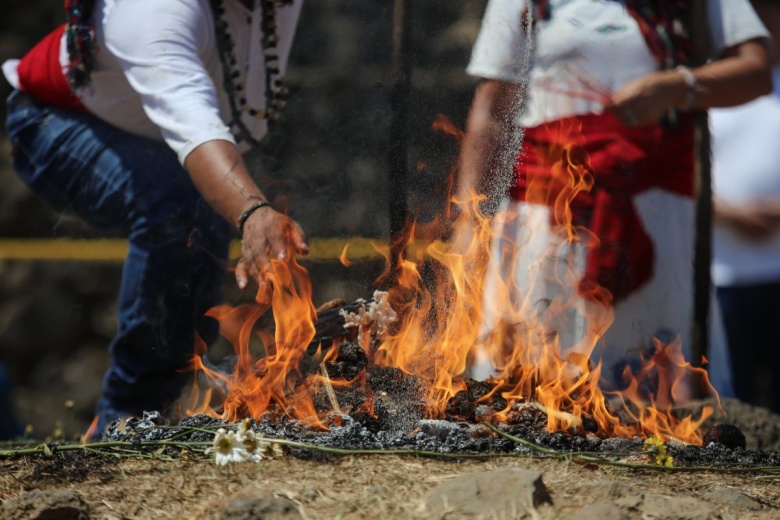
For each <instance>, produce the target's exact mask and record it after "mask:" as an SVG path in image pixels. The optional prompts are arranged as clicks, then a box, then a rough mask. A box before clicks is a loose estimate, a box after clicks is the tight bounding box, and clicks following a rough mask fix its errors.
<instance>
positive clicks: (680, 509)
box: [570, 481, 720, 520]
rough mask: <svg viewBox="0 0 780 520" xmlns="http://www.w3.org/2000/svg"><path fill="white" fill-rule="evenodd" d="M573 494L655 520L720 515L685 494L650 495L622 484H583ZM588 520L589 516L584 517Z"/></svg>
mask: <svg viewBox="0 0 780 520" xmlns="http://www.w3.org/2000/svg"><path fill="white" fill-rule="evenodd" d="M570 492H571V493H574V494H576V495H580V496H587V497H590V499H591V500H595V501H604V502H611V503H613V504H614V505H615V506H617V507H619V508H620V509H621V510H623V511H628V512H632V514H633V512H639V513H640V514H641V516H642V518H652V519H653V520H712V519H715V518H720V513H719V511H718V509H717V508H716V507H714V506H713V505H712V504H710V503H708V502H705V501H703V500H699V499H698V498H693V497H689V496H685V495H676V496H674V497H669V496H665V495H658V494H654V493H646V492H644V491H642V490H641V489H637V488H635V487H632V486H628V485H626V484H623V483H620V482H612V481H597V482H588V483H583V484H580V485H579V486H575V487H573V489H571V490H570ZM583 518H585V517H583Z"/></svg>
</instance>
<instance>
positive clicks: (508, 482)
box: [426, 468, 552, 518]
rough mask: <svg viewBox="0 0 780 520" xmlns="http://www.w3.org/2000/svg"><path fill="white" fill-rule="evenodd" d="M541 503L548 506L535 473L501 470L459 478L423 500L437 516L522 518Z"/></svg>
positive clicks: (517, 469) (540, 477) (437, 488)
mask: <svg viewBox="0 0 780 520" xmlns="http://www.w3.org/2000/svg"><path fill="white" fill-rule="evenodd" d="M543 504H552V499H551V498H550V494H549V493H548V492H547V488H545V486H544V483H543V482H542V474H541V473H540V472H538V471H531V470H525V469H520V468H502V469H497V470H493V471H479V472H475V473H469V474H467V475H463V476H460V477H457V478H454V479H452V480H449V481H447V482H444V483H442V484H439V485H438V486H436V487H435V488H433V489H432V490H431V491H430V492H429V493H428V496H427V497H426V506H427V507H428V510H429V511H431V512H432V513H434V514H436V515H437V516H444V515H447V518H451V516H450V515H451V514H452V513H457V514H461V515H465V516H489V517H493V516H497V517H501V518H503V517H509V518H523V517H525V516H528V515H531V514H532V512H533V511H535V510H536V509H537V508H538V507H540V506H542V505H543Z"/></svg>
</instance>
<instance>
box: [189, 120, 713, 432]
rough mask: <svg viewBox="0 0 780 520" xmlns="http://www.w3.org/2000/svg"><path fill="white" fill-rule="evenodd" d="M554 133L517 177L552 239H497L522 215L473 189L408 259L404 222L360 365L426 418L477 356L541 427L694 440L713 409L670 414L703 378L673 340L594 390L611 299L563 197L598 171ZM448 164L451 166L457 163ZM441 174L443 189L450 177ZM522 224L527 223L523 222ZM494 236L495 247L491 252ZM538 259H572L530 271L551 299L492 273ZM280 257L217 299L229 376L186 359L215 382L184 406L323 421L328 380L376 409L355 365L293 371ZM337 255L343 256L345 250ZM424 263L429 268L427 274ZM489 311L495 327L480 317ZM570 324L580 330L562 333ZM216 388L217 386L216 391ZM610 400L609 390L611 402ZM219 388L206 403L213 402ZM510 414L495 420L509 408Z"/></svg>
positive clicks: (311, 316) (459, 385)
mask: <svg viewBox="0 0 780 520" xmlns="http://www.w3.org/2000/svg"><path fill="white" fill-rule="evenodd" d="M434 127H435V128H436V129H437V130H440V131H443V132H446V133H447V134H448V135H450V136H452V137H454V138H456V139H458V140H460V139H461V138H462V132H461V131H460V130H458V129H457V128H455V126H454V125H452V123H451V122H449V121H448V120H446V118H444V117H440V118H438V119H437V121H436V122H435V124H434ZM562 132H566V133H565V135H566V136H575V137H573V138H571V139H569V138H568V137H566V138H564V137H563V135H564V134H562V138H561V139H560V142H561V143H563V144H561V145H556V146H553V147H551V149H550V150H549V151H548V154H547V155H548V160H549V161H550V164H549V166H550V169H551V171H552V175H551V177H550V178H549V179H548V180H547V181H545V182H538V183H531V184H530V185H529V186H528V187H527V195H526V199H527V201H528V202H531V203H537V204H539V205H544V206H546V207H548V208H550V210H549V215H548V216H547V217H545V220H544V222H543V224H544V225H545V226H547V227H549V228H550V229H552V230H553V231H552V237H553V240H552V245H551V246H549V247H548V248H547V249H544V250H542V251H535V252H534V251H529V250H527V249H523V248H522V247H521V246H515V245H514V244H508V243H507V242H506V241H503V242H502V241H500V240H497V238H498V237H497V236H496V229H498V228H499V227H500V226H496V223H498V224H501V223H502V222H504V221H505V220H506V219H513V218H518V217H520V216H519V215H513V214H511V213H510V212H504V213H501V214H499V215H497V216H496V217H488V216H486V215H484V214H483V213H482V212H481V211H480V202H481V201H482V198H481V197H477V196H473V197H472V198H471V200H456V201H454V203H455V204H456V205H457V206H458V207H459V209H460V211H459V214H458V217H457V219H456V220H455V223H454V234H453V237H452V239H451V241H450V242H449V243H447V244H444V243H441V242H433V243H429V244H427V245H426V246H425V247H424V248H423V247H419V248H418V249H419V250H420V251H424V253H425V254H424V255H422V254H421V255H419V257H417V258H412V259H410V258H407V257H405V255H404V254H403V252H404V251H405V250H407V249H409V248H410V246H415V245H416V244H415V239H414V236H415V229H414V226H413V225H410V226H409V227H408V229H407V230H406V233H405V234H404V236H403V237H402V238H401V240H402V242H401V243H399V244H394V246H393V247H388V246H386V245H379V244H374V247H375V249H376V250H377V251H378V252H379V253H381V254H382V255H383V256H384V257H385V260H386V269H385V272H384V273H383V274H382V276H381V277H380V279H379V280H378V282H377V283H378V284H381V285H385V286H387V285H390V289H389V300H390V302H391V304H392V307H393V309H394V310H395V311H396V313H397V314H398V316H399V319H398V322H397V323H395V324H394V325H393V327H391V329H390V331H389V332H388V333H387V334H386V335H384V337H382V338H380V342H379V344H378V346H372V344H371V343H372V341H371V340H372V339H373V338H366V337H364V336H365V335H364V336H361V337H360V344H361V346H362V348H363V349H364V351H365V352H366V354H367V355H368V357H369V366H371V365H376V366H387V367H393V368H396V369H400V370H402V371H404V372H406V373H407V374H411V375H413V376H415V377H416V379H417V381H418V382H419V384H420V386H421V387H422V388H423V390H424V403H423V404H424V406H425V408H426V413H427V415H428V416H430V417H442V416H444V414H445V410H446V409H447V404H448V402H449V401H450V399H451V398H452V397H454V396H455V394H457V393H458V392H460V391H462V390H464V389H465V388H466V383H465V380H464V376H465V375H466V374H467V373H468V372H469V370H472V369H474V368H475V366H476V364H477V363H478V362H484V361H487V362H489V363H490V365H491V367H492V369H493V371H494V373H495V374H496V376H495V378H494V379H493V382H494V383H496V386H495V388H494V389H493V391H491V392H490V394H489V395H486V396H484V397H482V400H485V399H490V398H492V396H493V395H494V394H495V395H498V394H500V395H501V397H503V398H505V399H506V400H507V401H508V403H509V406H511V404H512V403H516V402H521V401H526V402H530V403H534V405H535V406H537V407H539V408H542V409H544V410H545V411H546V412H547V417H548V428H549V429H550V430H551V431H556V430H562V429H569V428H581V427H582V425H583V422H584V419H586V418H587V419H589V420H590V421H593V422H594V423H595V424H596V425H597V426H598V434H599V435H602V436H612V435H620V436H633V435H640V436H650V435H657V436H659V437H661V438H664V439H677V440H681V441H685V442H700V441H701V434H700V433H699V428H700V426H701V424H702V422H703V421H704V420H705V419H706V418H707V417H708V416H709V415H710V414H711V413H712V411H713V410H712V408H706V409H705V410H704V412H703V413H702V414H701V416H700V417H699V418H697V419H692V418H690V417H684V418H677V417H675V416H674V415H673V414H672V413H671V411H670V410H671V408H672V406H673V405H675V404H678V403H681V402H683V401H685V400H686V399H687V395H686V389H687V388H688V383H689V382H690V380H691V378H693V377H700V378H702V379H703V380H704V381H705V382H706V381H707V379H706V377H707V376H706V372H705V371H704V370H703V369H698V368H694V367H692V366H691V365H690V364H689V363H687V362H685V360H684V359H683V356H682V348H681V345H680V343H679V342H677V343H672V344H669V345H661V344H660V343H656V345H655V351H654V353H653V354H652V356H650V357H648V358H646V359H643V364H642V368H641V369H640V370H639V371H638V372H637V373H636V374H632V373H631V372H630V371H627V372H626V373H625V374H624V377H625V381H624V382H625V384H626V388H625V390H622V391H620V392H610V393H607V394H605V392H604V391H602V389H601V388H600V386H599V382H600V380H601V369H602V367H601V363H596V364H593V362H592V361H591V359H592V357H593V353H594V351H595V349H596V348H597V347H599V346H600V345H602V344H603V341H602V338H603V336H604V333H605V331H606V330H607V329H608V328H609V326H610V325H611V322H612V320H613V312H612V308H611V296H610V295H609V293H608V292H606V291H605V290H604V289H602V288H599V287H596V288H593V290H594V291H597V293H598V294H597V297H596V298H587V299H586V298H583V297H582V295H581V294H579V293H578V281H579V279H580V277H581V275H582V273H581V272H580V268H578V267H577V262H575V261H574V258H573V253H572V247H573V245H583V244H590V243H592V241H594V240H596V239H595V237H594V236H593V235H592V234H591V233H589V232H588V231H587V230H586V229H584V228H582V227H578V226H577V225H576V223H575V221H574V218H573V213H572V202H573V201H574V200H575V199H576V198H577V196H578V195H579V194H580V193H587V192H588V191H589V190H590V189H591V187H592V186H593V182H594V180H593V176H592V175H591V173H590V164H589V159H588V157H587V155H586V154H585V153H584V151H583V148H582V147H580V146H578V143H577V140H576V134H577V129H576V128H568V129H562ZM567 139H568V140H567ZM456 169H457V165H456V166H455V168H454V169H453V173H454V171H455V170H456ZM449 182H450V184H449V185H448V190H449V191H448V192H450V191H451V187H452V181H451V180H450V181H449ZM534 218H535V217H534ZM447 219H449V215H448V216H447ZM527 224H533V218H531V220H529V221H528V222H527ZM541 224H542V222H541V221H540V226H541ZM491 244H499V245H498V246H494V247H493V248H492V249H491ZM410 249H412V250H414V247H411V248H410ZM544 255H555V256H556V257H560V258H563V259H570V258H571V259H572V261H571V262H564V261H562V262H559V264H560V265H568V266H569V267H568V268H563V269H559V270H556V271H555V272H550V273H540V275H542V274H543V275H544V276H547V277H549V278H550V279H553V280H555V281H556V282H557V283H558V285H559V286H560V288H561V290H560V291H559V293H558V294H556V295H555V297H553V298H537V297H536V296H535V294H536V293H535V289H536V287H534V286H533V285H531V286H528V287H526V286H520V285H518V284H519V282H518V281H517V280H514V279H513V278H511V277H510V278H509V279H503V278H502V277H501V273H502V272H513V271H514V270H516V269H519V268H524V269H525V268H527V270H533V269H538V266H537V265H536V264H535V263H534V261H535V260H534V259H535V258H539V257H541V256H544ZM288 258H291V259H292V260H290V261H288V262H282V261H277V260H275V261H273V262H272V263H271V266H270V269H269V270H268V272H267V273H266V282H267V290H264V291H262V292H260V293H259V294H258V295H257V301H256V302H255V303H254V304H252V305H244V306H239V307H236V308H231V307H227V306H221V307H216V308H214V309H212V310H211V311H210V312H209V315H210V316H212V317H214V318H216V319H218V320H219V321H220V324H221V331H222V334H223V335H224V336H225V337H226V338H228V339H229V340H230V341H231V342H232V343H233V345H235V347H236V363H235V365H234V368H233V371H232V373H231V374H223V373H220V372H218V371H215V370H211V369H209V368H208V367H206V366H205V365H204V363H203V361H202V359H201V357H200V356H196V357H194V358H193V361H192V368H193V369H194V370H197V371H200V372H202V373H203V374H204V375H205V376H206V377H207V378H208V379H209V380H210V381H211V383H212V384H211V385H210V389H208V390H207V391H205V392H204V395H198V396H195V394H193V397H192V399H191V403H193V404H192V405H191V406H190V408H189V410H188V413H209V414H212V415H214V416H219V417H223V418H225V419H229V420H231V421H235V420H237V419H240V418H243V417H246V416H252V417H255V418H259V417H260V416H261V415H263V414H264V413H266V412H268V411H269V410H271V409H272V408H274V407H277V409H280V410H282V411H283V412H284V413H286V414H287V415H289V416H291V417H294V418H297V419H299V420H301V421H302V422H304V423H305V424H307V425H310V426H312V427H316V428H322V429H325V428H326V426H325V424H324V423H323V422H322V420H321V418H320V417H319V416H318V413H317V409H316V408H315V405H314V401H313V400H312V394H317V393H319V392H320V391H321V389H322V388H323V387H327V386H328V385H330V386H331V387H337V388H338V387H341V386H345V385H359V387H361V388H363V389H364V390H365V392H366V393H365V397H366V398H365V401H364V402H363V404H362V405H361V407H360V410H353V412H354V411H366V412H368V413H370V414H372V415H373V413H374V411H373V403H374V396H373V395H371V393H370V391H369V390H368V388H367V387H366V376H365V374H362V375H360V376H358V377H356V378H355V379H354V380H353V381H351V382H347V381H344V380H343V379H330V378H328V377H327V374H325V375H324V376H319V375H310V376H308V378H306V379H305V380H303V378H302V377H301V374H300V371H299V364H300V362H301V360H302V359H303V357H304V355H305V353H306V351H307V349H308V347H309V344H310V343H311V341H312V339H313V338H314V335H315V328H314V323H315V321H316V313H315V310H314V306H313V304H312V302H311V284H310V282H309V279H308V273H307V272H306V270H305V269H304V268H303V267H302V266H300V265H299V264H298V263H297V262H296V261H295V259H294V255H292V254H290V255H288ZM341 261H342V264H344V265H345V266H349V265H350V261H349V260H348V258H347V247H345V248H344V250H343V252H342V254H341ZM507 267H508V268H509V269H505V268H507ZM423 269H425V272H426V273H430V276H428V275H427V274H426V276H423V274H422V272H423ZM531 278H532V277H531ZM429 279H432V280H433V282H430V281H429ZM532 284H533V282H532ZM485 294H490V295H492V300H493V301H492V302H488V303H486V300H487V299H486V298H484V295H485ZM518 294H519V295H521V296H520V297H518V296H517V295H518ZM488 305H489V307H488ZM269 309H270V310H271V312H272V314H273V318H274V323H275V330H274V332H273V334H271V333H270V332H268V331H261V330H256V324H257V321H258V319H259V318H260V317H261V316H262V315H263V314H264V313H266V312H267V311H268V310H269ZM491 319H492V320H493V323H488V322H489V321H490V320H491ZM573 323H574V324H576V325H577V327H576V328H577V330H578V331H579V334H578V335H577V336H567V335H565V334H563V333H562V332H561V331H563V330H566V329H567V328H571V327H567V325H571V324H573ZM334 352H335V349H331V351H330V352H329V353H328V354H327V356H326V359H332V357H333V356H335V353H334ZM707 384H708V383H707ZM648 389H651V390H652V391H648ZM710 389H711V390H712V388H711V387H710ZM712 392H713V393H715V392H714V390H712ZM220 393H223V394H224V395H216V394H220ZM607 396H612V403H608V399H607ZM215 398H216V400H217V406H216V409H214V408H212V407H211V404H210V401H211V400H212V399H215ZM614 403H617V404H619V405H620V406H619V409H615V407H614ZM507 411H508V408H507V410H505V411H504V412H501V413H498V414H496V415H495V416H494V418H495V419H502V418H504V417H506V413H505V412H507Z"/></svg>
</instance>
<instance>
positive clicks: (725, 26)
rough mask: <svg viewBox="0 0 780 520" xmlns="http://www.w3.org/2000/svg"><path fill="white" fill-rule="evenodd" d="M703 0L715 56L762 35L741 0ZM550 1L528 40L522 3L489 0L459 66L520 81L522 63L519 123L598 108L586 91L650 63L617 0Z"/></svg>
mask: <svg viewBox="0 0 780 520" xmlns="http://www.w3.org/2000/svg"><path fill="white" fill-rule="evenodd" d="M708 2H709V3H708V8H709V18H710V24H709V25H710V32H711V37H712V41H713V47H714V50H715V55H719V54H720V53H721V52H722V51H723V50H724V49H726V48H728V47H731V46H733V45H736V44H738V43H740V42H743V41H747V40H749V39H752V38H759V37H767V36H768V33H767V31H766V29H765V28H764V26H763V24H762V23H761V21H760V20H759V18H758V16H757V15H756V13H755V11H754V10H753V8H752V7H751V6H750V3H749V1H748V0H708ZM550 6H551V9H552V17H551V19H550V20H540V21H538V25H537V30H536V31H534V32H533V33H532V34H533V36H532V37H533V38H535V39H536V42H532V45H529V40H528V37H527V35H526V30H525V28H524V27H523V21H522V13H523V11H524V9H525V7H526V1H525V0H489V2H488V5H487V9H486V11H485V15H484V17H483V20H482V28H481V30H480V33H479V37H478V39H477V42H476V44H475V46H474V49H473V52H472V56H471V62H470V63H469V66H468V69H467V70H468V73H469V74H471V75H473V76H478V77H482V78H487V79H500V80H505V81H513V82H518V83H522V82H523V81H524V78H525V77H526V76H525V71H526V69H527V68H530V73H529V74H528V76H527V78H528V82H529V89H528V96H527V98H526V107H525V111H524V113H523V114H522V115H521V116H520V120H519V123H520V124H521V125H522V126H526V127H530V126H536V125H538V124H541V123H544V122H546V121H551V120H554V119H559V118H563V117H568V116H572V115H581V114H588V113H599V112H601V110H602V108H603V103H602V102H601V101H599V100H598V99H584V98H583V96H586V97H594V95H595V94H596V92H597V91H602V93H604V94H607V95H608V94H609V93H611V92H614V91H616V90H618V89H619V88H620V87H622V86H623V85H625V84H626V83H628V82H629V81H631V80H633V79H635V78H638V77H640V76H643V75H645V74H648V73H650V72H653V71H655V70H657V69H658V63H657V62H656V60H655V59H654V57H653V55H652V54H651V53H650V50H649V48H648V47H647V44H646V43H645V39H644V37H643V36H642V33H641V32H640V30H639V26H638V24H637V22H636V20H635V19H634V18H633V17H632V16H631V15H630V14H629V13H628V11H626V9H625V7H624V6H623V3H622V2H620V1H617V0H550ZM532 47H533V48H534V50H533V56H531V53H532V52H531V48H532ZM616 49H618V50H619V52H615V50H616ZM526 64H529V65H530V67H527V65H526ZM594 87H595V88H594ZM571 92H577V93H580V94H581V95H571Z"/></svg>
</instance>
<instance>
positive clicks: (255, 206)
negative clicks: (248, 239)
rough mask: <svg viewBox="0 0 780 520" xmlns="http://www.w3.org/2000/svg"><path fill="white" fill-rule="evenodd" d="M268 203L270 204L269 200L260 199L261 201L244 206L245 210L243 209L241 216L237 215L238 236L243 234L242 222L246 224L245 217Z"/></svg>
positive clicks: (247, 217)
mask: <svg viewBox="0 0 780 520" xmlns="http://www.w3.org/2000/svg"><path fill="white" fill-rule="evenodd" d="M270 205H271V203H270V202H266V201H262V202H255V203H254V204H252V205H251V206H249V207H248V208H246V210H244V212H243V213H242V214H241V216H240V217H238V236H240V237H243V236H244V224H246V221H247V219H249V217H250V216H251V215H252V213H254V212H255V211H257V210H258V209H260V208H264V207H266V206H270Z"/></svg>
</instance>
